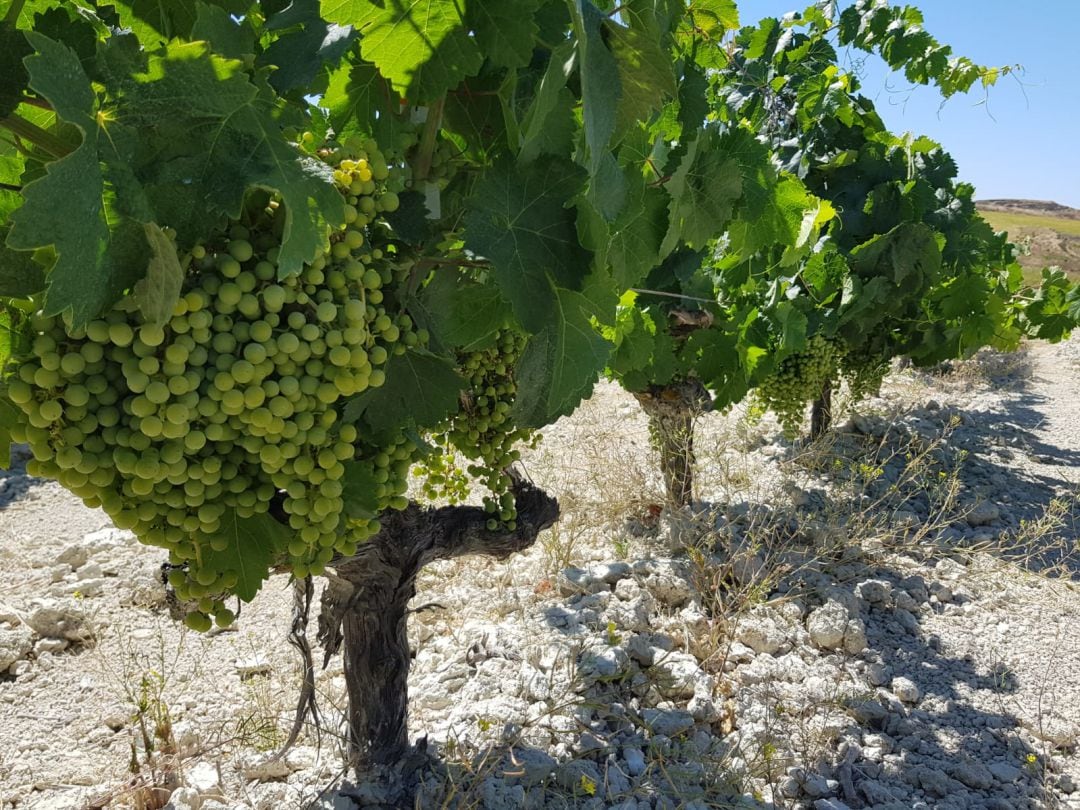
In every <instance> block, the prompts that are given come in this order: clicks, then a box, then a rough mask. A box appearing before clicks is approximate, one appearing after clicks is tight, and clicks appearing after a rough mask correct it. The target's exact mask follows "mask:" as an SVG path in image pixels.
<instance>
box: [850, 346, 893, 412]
mask: <svg viewBox="0 0 1080 810" xmlns="http://www.w3.org/2000/svg"><path fill="white" fill-rule="evenodd" d="M839 368H840V375H841V376H842V377H843V378H844V382H846V383H847V386H848V391H849V392H850V393H851V399H852V401H853V402H861V401H862V400H864V399H866V398H867V397H873V396H877V395H878V392H879V391H880V390H881V383H882V382H883V381H884V380H885V375H886V374H888V373H889V361H888V360H887V359H885V358H884V357H881V356H880V355H871V354H868V353H866V352H852V351H846V352H843V353H842V354H841V355H840V358H839Z"/></svg>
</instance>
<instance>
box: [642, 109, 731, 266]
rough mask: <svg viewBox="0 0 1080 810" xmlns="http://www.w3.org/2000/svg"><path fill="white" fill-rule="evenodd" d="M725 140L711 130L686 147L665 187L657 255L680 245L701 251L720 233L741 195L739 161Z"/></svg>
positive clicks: (666, 252)
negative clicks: (665, 217)
mask: <svg viewBox="0 0 1080 810" xmlns="http://www.w3.org/2000/svg"><path fill="white" fill-rule="evenodd" d="M725 147H726V143H725V139H724V138H722V137H721V136H719V135H717V134H716V132H715V131H714V130H712V129H707V130H704V131H703V132H701V134H700V135H698V137H697V138H696V139H695V140H694V142H693V143H692V144H690V147H689V149H687V151H686V154H685V155H684V156H683V158H682V160H681V161H680V163H679V167H678V168H677V169H676V170H675V172H674V174H672V176H671V179H670V180H669V181H668V183H667V186H666V188H667V190H668V193H669V194H670V195H671V204H670V206H669V209H668V211H669V214H670V221H669V224H668V233H667V236H666V237H665V239H664V245H663V247H662V248H661V254H662V255H666V254H668V253H670V252H671V251H672V250H673V249H674V248H675V247H676V246H677V245H678V244H679V243H680V242H682V243H685V244H687V245H689V246H690V247H694V248H699V247H704V246H705V245H706V244H707V243H708V242H709V241H711V240H712V239H714V238H715V237H716V236H718V235H719V234H720V233H722V232H723V230H724V226H725V225H726V224H727V222H728V221H729V220H730V219H731V215H732V211H733V210H734V206H735V203H736V201H737V200H738V199H739V197H740V196H741V195H742V193H743V182H742V172H741V168H740V165H739V160H738V158H737V157H735V156H733V155H729V154H728V152H727V149H726V148H725Z"/></svg>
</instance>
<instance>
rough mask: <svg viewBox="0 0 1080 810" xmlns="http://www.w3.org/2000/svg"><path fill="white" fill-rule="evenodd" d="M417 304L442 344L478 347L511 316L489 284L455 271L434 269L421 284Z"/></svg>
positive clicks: (481, 346)
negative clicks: (425, 281)
mask: <svg viewBox="0 0 1080 810" xmlns="http://www.w3.org/2000/svg"><path fill="white" fill-rule="evenodd" d="M420 306H421V307H422V308H423V311H424V313H425V323H426V326H427V328H428V329H429V330H430V331H431V332H432V334H434V335H435V337H436V339H437V340H438V341H439V343H440V344H441V345H442V346H443V347H445V348H453V349H457V350H459V351H477V350H479V349H482V348H484V347H485V346H487V345H489V344H490V343H491V341H492V340H493V339H494V337H495V333H496V332H497V331H498V330H499V329H502V328H503V327H504V326H506V324H507V323H508V322H509V321H510V319H511V317H512V316H511V314H510V307H509V306H508V305H507V303H506V301H504V300H503V298H502V296H501V295H500V294H499V290H498V289H497V288H495V287H492V286H491V285H487V284H479V283H475V282H471V281H468V280H466V279H465V278H464V277H463V276H461V275H460V274H458V273H456V272H451V271H445V272H437V273H436V274H435V277H434V278H433V279H432V280H431V282H430V283H428V285H427V287H425V288H424V292H423V295H422V296H421V299H420Z"/></svg>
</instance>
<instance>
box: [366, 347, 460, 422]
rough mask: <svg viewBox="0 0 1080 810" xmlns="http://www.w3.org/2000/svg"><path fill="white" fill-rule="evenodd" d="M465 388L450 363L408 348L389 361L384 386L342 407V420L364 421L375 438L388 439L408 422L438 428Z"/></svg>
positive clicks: (419, 350)
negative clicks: (343, 418)
mask: <svg viewBox="0 0 1080 810" xmlns="http://www.w3.org/2000/svg"><path fill="white" fill-rule="evenodd" d="M464 387H465V381H464V380H463V379H462V378H461V377H460V376H459V375H458V373H457V371H455V370H454V367H453V365H452V364H451V363H450V361H449V360H446V359H445V358H442V357H439V356H437V355H434V354H432V353H431V352H429V351H425V350H422V349H410V350H409V351H407V352H405V353H404V354H399V355H394V356H393V357H391V358H390V361H389V362H388V363H387V364H386V382H385V383H383V385H381V386H380V387H379V388H369V389H368V390H367V391H365V392H364V393H363V394H361V395H360V396H358V397H356V398H355V399H353V400H352V401H350V402H349V404H348V405H346V406H345V419H346V421H349V422H357V421H360V420H363V421H364V422H365V423H366V424H367V426H368V427H369V428H370V429H371V431H372V433H373V434H374V435H375V436H377V437H386V436H390V435H392V434H393V433H394V432H395V431H397V430H399V429H400V428H403V427H407V426H409V425H410V424H411V423H415V424H417V425H437V424H438V423H439V422H441V421H442V420H443V419H444V418H445V417H446V415H447V414H449V413H450V412H451V411H453V410H454V409H455V408H457V406H458V395H459V394H460V393H461V391H462V389H463V388H464Z"/></svg>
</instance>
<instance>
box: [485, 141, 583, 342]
mask: <svg viewBox="0 0 1080 810" xmlns="http://www.w3.org/2000/svg"><path fill="white" fill-rule="evenodd" d="M583 179H584V177H583V174H582V172H581V170H580V169H578V168H577V167H576V166H574V165H573V164H571V163H569V162H567V161H564V160H558V159H551V160H544V161H540V162H538V163H534V164H529V165H528V166H511V165H507V164H505V163H504V164H501V165H500V166H496V167H494V168H492V169H491V170H489V171H488V173H487V174H486V175H485V177H484V179H483V180H481V181H480V183H478V184H477V187H476V190H475V192H474V194H473V196H472V198H471V199H470V201H469V210H468V213H467V214H466V217H465V246H466V247H467V248H468V249H469V250H471V251H473V252H474V253H476V254H478V255H479V256H481V257H483V258H486V259H488V260H489V261H491V263H492V265H494V267H495V278H496V281H497V282H498V284H499V288H500V289H501V290H502V294H503V297H505V298H506V299H507V300H508V301H510V303H511V304H512V305H513V307H514V314H515V315H516V316H517V318H518V320H519V321H520V322H521V324H522V325H523V326H524V327H525V328H526V329H527V330H529V331H530V332H539V331H541V330H543V329H544V328H545V327H546V326H547V325H548V322H549V321H548V319H549V317H550V316H551V315H552V313H553V312H554V311H555V309H556V307H557V306H558V302H557V300H556V293H555V290H554V286H553V285H556V284H557V285H559V286H562V287H568V288H574V287H578V286H580V283H581V279H582V278H583V277H584V276H585V275H586V274H587V272H588V268H589V259H590V257H589V253H588V251H586V250H585V249H583V248H582V247H581V244H580V242H579V240H578V235H577V228H576V226H575V217H574V212H573V210H571V209H569V208H567V207H566V206H567V201H568V200H570V199H571V198H573V197H574V196H575V195H576V194H577V193H578V192H579V191H580V189H581V184H582V181H583Z"/></svg>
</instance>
